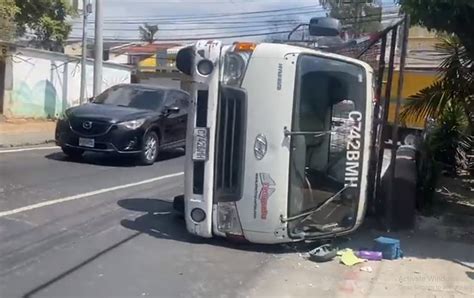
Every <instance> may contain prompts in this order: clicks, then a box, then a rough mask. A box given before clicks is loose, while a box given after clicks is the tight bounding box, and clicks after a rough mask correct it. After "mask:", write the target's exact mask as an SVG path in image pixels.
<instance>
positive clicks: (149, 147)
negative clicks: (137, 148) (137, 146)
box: [140, 131, 160, 165]
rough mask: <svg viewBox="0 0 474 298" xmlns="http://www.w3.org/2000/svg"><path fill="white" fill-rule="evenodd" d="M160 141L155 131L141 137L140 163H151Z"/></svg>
mask: <svg viewBox="0 0 474 298" xmlns="http://www.w3.org/2000/svg"><path fill="white" fill-rule="evenodd" d="M159 144H160V141H159V139H158V136H157V135H156V133H155V132H153V131H150V132H148V133H147V134H145V137H144V138H143V146H142V151H141V152H140V163H141V164H143V165H152V164H153V163H154V162H155V160H156V157H157V156H158V147H159Z"/></svg>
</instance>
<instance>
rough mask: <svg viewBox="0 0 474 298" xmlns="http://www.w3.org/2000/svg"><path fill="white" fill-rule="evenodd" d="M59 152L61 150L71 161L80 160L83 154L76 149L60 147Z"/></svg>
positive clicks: (82, 151)
mask: <svg viewBox="0 0 474 298" xmlns="http://www.w3.org/2000/svg"><path fill="white" fill-rule="evenodd" d="M61 150H63V153H64V154H66V155H67V156H68V157H70V158H72V159H80V158H81V157H82V154H84V150H81V149H76V148H70V147H61Z"/></svg>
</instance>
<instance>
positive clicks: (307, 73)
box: [176, 40, 374, 243]
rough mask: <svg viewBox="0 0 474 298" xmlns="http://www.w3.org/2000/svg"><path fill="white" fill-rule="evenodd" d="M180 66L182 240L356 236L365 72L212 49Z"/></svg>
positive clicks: (367, 124) (263, 48)
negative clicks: (185, 112)
mask: <svg viewBox="0 0 474 298" xmlns="http://www.w3.org/2000/svg"><path fill="white" fill-rule="evenodd" d="M177 64H178V68H179V69H180V70H181V71H182V72H184V73H186V74H189V75H190V76H191V77H192V80H193V83H192V87H191V90H190V91H191V97H192V101H193V102H192V104H191V108H190V110H189V118H188V130H187V146H186V164H185V195H184V206H185V208H184V217H185V221H186V226H187V229H188V231H189V232H190V233H192V234H195V235H198V236H201V237H207V238H210V237H213V236H222V237H228V238H234V239H235V238H237V239H245V240H247V241H249V242H253V243H284V242H293V241H300V240H304V239H317V238H326V237H333V236H337V235H342V234H346V233H350V232H352V231H354V230H355V229H357V227H358V226H359V225H360V224H361V223H362V221H363V218H364V214H365V209H366V203H367V199H368V181H369V179H372V178H371V177H369V176H368V168H369V158H370V154H369V143H370V140H371V136H372V131H371V127H372V115H373V98H374V93H373V92H374V91H373V85H372V76H373V71H372V69H371V67H370V66H369V65H368V64H366V63H364V62H362V61H359V60H356V59H352V58H348V57H345V56H340V55H335V54H331V53H326V52H322V51H318V50H313V49H307V48H302V47H295V46H290V45H285V44H266V43H262V44H253V43H241V42H240V43H234V44H233V45H224V44H223V43H222V42H220V41H215V40H210V41H199V42H197V43H196V44H195V45H194V46H192V47H188V48H185V49H183V50H181V51H180V53H179V54H178V60H177ZM341 106H342V108H341ZM176 200H179V198H176Z"/></svg>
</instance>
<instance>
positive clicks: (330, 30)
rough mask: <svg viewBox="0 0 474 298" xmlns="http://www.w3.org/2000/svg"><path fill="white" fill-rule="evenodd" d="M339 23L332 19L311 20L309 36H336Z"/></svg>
mask: <svg viewBox="0 0 474 298" xmlns="http://www.w3.org/2000/svg"><path fill="white" fill-rule="evenodd" d="M340 33H341V22H340V21H339V20H338V19H334V18H312V19H311V20H310V21H309V34H310V35H312V36H338V35H339V34H340Z"/></svg>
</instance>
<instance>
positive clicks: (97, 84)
mask: <svg viewBox="0 0 474 298" xmlns="http://www.w3.org/2000/svg"><path fill="white" fill-rule="evenodd" d="M102 1H103V0H95V47H94V96H97V95H99V94H100V92H101V91H102V59H103V57H102V55H103V52H104V45H103V36H102V23H103V12H102V4H103V3H102Z"/></svg>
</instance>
